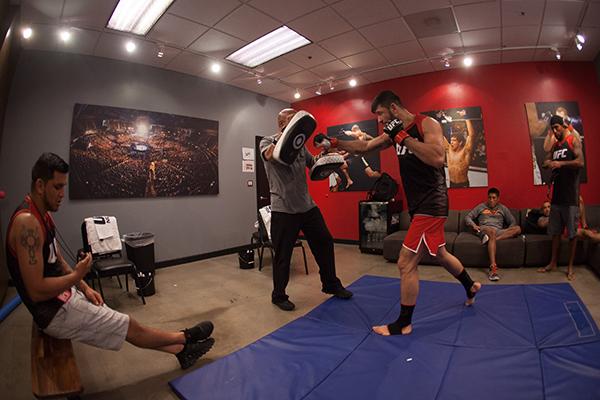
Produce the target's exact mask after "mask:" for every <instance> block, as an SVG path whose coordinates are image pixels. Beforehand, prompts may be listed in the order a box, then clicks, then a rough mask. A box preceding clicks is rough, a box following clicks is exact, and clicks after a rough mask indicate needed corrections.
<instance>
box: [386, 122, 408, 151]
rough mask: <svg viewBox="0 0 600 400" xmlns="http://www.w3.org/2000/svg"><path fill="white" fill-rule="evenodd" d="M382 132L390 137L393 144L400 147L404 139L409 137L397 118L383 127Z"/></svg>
mask: <svg viewBox="0 0 600 400" xmlns="http://www.w3.org/2000/svg"><path fill="white" fill-rule="evenodd" d="M383 132H384V133H385V134H386V135H388V136H389V137H390V139H392V140H393V141H394V142H396V143H398V144H399V145H402V143H403V142H404V141H405V140H406V138H408V137H410V135H409V134H408V133H406V131H405V130H404V124H403V123H402V121H400V120H399V119H397V118H394V119H393V120H391V121H390V122H388V123H387V124H385V125H384V126H383Z"/></svg>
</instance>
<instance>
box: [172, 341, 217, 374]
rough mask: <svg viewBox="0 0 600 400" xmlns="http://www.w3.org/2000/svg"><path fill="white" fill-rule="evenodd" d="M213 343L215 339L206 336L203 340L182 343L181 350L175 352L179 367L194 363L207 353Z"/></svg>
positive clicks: (189, 365) (183, 367)
mask: <svg viewBox="0 0 600 400" xmlns="http://www.w3.org/2000/svg"><path fill="white" fill-rule="evenodd" d="M213 344H215V339H213V338H208V339H206V340H205V341H203V342H196V343H186V344H185V345H183V350H181V351H180V352H179V353H177V354H175V357H177V360H178V361H179V365H181V369H188V368H189V367H191V366H192V365H194V364H195V363H196V361H197V360H198V359H199V358H200V357H202V356H203V355H204V354H206V353H208V351H209V350H210V348H211V347H212V346H213Z"/></svg>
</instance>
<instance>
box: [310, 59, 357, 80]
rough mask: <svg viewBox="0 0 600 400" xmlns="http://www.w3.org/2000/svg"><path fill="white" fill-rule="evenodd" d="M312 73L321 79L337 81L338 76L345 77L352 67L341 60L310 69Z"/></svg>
mask: <svg viewBox="0 0 600 400" xmlns="http://www.w3.org/2000/svg"><path fill="white" fill-rule="evenodd" d="M310 71H311V72H314V73H315V74H317V75H318V76H319V77H320V78H321V79H324V80H328V79H335V78H336V77H337V76H345V75H347V73H348V72H349V71H350V67H348V66H347V65H346V64H344V63H343V62H341V61H339V60H334V61H331V62H328V63H325V64H322V65H319V66H318V67H314V68H311V69H310Z"/></svg>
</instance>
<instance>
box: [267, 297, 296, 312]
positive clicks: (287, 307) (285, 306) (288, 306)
mask: <svg viewBox="0 0 600 400" xmlns="http://www.w3.org/2000/svg"><path fill="white" fill-rule="evenodd" d="M271 302H272V303H273V304H275V305H276V306H277V307H279V308H281V309H282V310H283V311H292V310H293V309H294V308H296V305H295V304H294V303H292V302H291V301H289V300H287V299H286V300H283V301H279V302H275V301H273V300H271Z"/></svg>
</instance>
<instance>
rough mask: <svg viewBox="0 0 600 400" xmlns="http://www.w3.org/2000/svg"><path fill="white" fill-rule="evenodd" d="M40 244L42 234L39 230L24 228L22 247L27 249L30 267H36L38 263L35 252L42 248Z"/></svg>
mask: <svg viewBox="0 0 600 400" xmlns="http://www.w3.org/2000/svg"><path fill="white" fill-rule="evenodd" d="M40 243H41V241H40V234H39V233H38V230H37V228H35V229H28V228H23V232H21V245H22V246H23V247H25V248H26V249H27V253H28V254H29V264H30V265H35V264H36V263H37V260H36V258H35V252H36V249H37V248H38V247H39V246H40Z"/></svg>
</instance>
